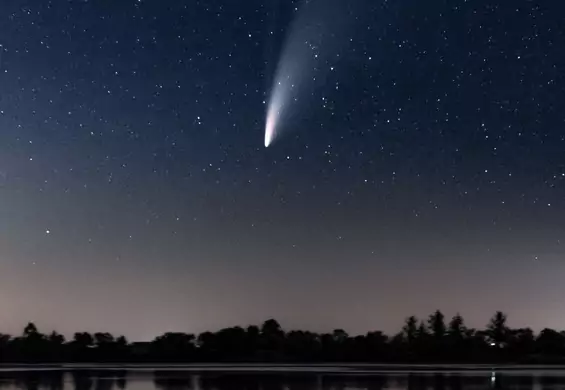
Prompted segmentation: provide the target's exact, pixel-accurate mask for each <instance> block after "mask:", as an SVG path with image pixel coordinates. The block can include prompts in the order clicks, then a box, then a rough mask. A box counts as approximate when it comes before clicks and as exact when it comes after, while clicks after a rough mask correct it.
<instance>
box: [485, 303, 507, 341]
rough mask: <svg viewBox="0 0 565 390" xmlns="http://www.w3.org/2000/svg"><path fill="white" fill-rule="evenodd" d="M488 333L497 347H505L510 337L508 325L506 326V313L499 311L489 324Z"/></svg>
mask: <svg viewBox="0 0 565 390" xmlns="http://www.w3.org/2000/svg"><path fill="white" fill-rule="evenodd" d="M487 335H488V336H489V337H490V340H491V342H492V343H494V344H495V345H496V346H497V347H504V346H505V344H506V342H507V338H508V327H507V326H506V314H504V313H503V312H501V311H497V312H496V313H495V314H494V316H493V317H492V318H491V320H490V322H489V324H488V326H487Z"/></svg>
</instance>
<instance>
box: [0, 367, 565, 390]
mask: <svg viewBox="0 0 565 390" xmlns="http://www.w3.org/2000/svg"><path fill="white" fill-rule="evenodd" d="M423 368H424V367H410V368H402V367H395V368H394V370H387V369H385V368H382V367H380V368H379V367H355V368H353V367H351V366H349V367H343V366H342V367H329V366H325V367H321V366H318V367H292V366H287V367H280V366H279V367H266V366H263V367H253V368H249V367H247V368H244V367H233V366H231V367H230V366H224V367H222V368H220V369H218V368H217V367H215V368H213V367H208V366H199V367H191V368H187V367H166V368H165V367H161V368H158V369H155V368H152V367H140V366H137V367H130V368H127V369H125V368H117V367H114V368H111V367H105V368H102V367H98V368H88V369H87V368H78V369H77V368H74V369H71V368H65V369H55V368H49V367H44V368H42V369H33V370H31V369H28V368H18V369H14V368H0V390H20V389H25V390H124V389H127V390H388V389H390V390H404V389H414V390H420V389H421V390H480V389H532V390H543V389H565V370H561V369H551V370H550V369H545V370H530V369H524V368H521V369H516V368H515V369H511V370H495V371H492V370H491V369H489V368H486V367H474V369H473V370H456V369H453V368H451V369H450V368H449V367H447V368H443V369H441V371H439V370H438V371H426V372H423V371H422V369H423Z"/></svg>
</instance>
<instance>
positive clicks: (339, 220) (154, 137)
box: [0, 0, 565, 340]
mask: <svg viewBox="0 0 565 390" xmlns="http://www.w3.org/2000/svg"><path fill="white" fill-rule="evenodd" d="M356 1H357V2H358V3H356V7H352V8H351V10H350V12H348V13H344V14H343V15H342V17H343V18H349V19H350V20H351V21H353V23H351V25H352V26H353V28H350V29H348V30H347V31H341V32H337V31H334V32H332V33H333V34H347V35H346V36H343V35H342V36H340V37H339V38H342V39H341V40H340V41H342V42H345V44H342V45H339V47H338V46H337V45H334V44H333V43H332V40H326V41H325V44H324V45H320V46H317V47H315V48H313V49H312V55H313V56H314V58H313V59H311V60H309V61H304V63H306V64H310V65H311V67H310V68H309V69H304V76H305V77H306V76H307V77H311V78H315V77H316V75H317V74H318V73H320V74H324V78H323V82H322V83H316V84H315V87H312V88H303V89H302V92H301V97H300V99H301V100H300V105H298V106H297V107H295V108H294V109H293V110H292V113H291V115H289V117H288V120H286V119H285V121H283V122H284V123H282V125H281V126H282V129H281V133H280V134H279V135H278V136H277V139H276V140H275V142H273V144H272V145H271V146H270V147H269V148H265V147H264V145H263V142H264V129H265V114H266V111H267V103H268V100H269V93H270V89H271V86H272V83H273V78H274V75H275V72H276V69H277V64H278V61H279V58H280V54H281V53H282V52H283V51H284V45H285V36H287V35H288V34H289V26H292V21H293V20H295V19H296V18H297V17H298V14H299V12H300V3H299V2H294V1H282V0H246V1H232V0H213V1H212V0H194V1H180V0H170V1H166V2H163V1H156V0H123V1H114V0H69V1H47V0H25V1H24V0H5V1H1V2H0V19H1V22H0V45H1V46H2V47H1V49H0V325H1V331H2V332H10V333H19V332H20V329H22V327H23V325H24V324H25V323H26V322H27V321H30V320H32V321H35V322H36V323H37V324H38V326H39V328H40V330H44V331H48V330H51V329H54V328H55V329H57V330H59V331H61V332H63V333H66V334H71V333H72V332H74V331H78V330H86V331H95V330H105V331H110V332H113V333H122V334H125V335H126V336H127V337H128V338H129V339H134V340H148V339H151V338H153V337H155V336H156V335H158V334H161V333H163V332H165V331H173V330H174V331H186V332H200V331H204V330H208V329H211V330H215V329H218V328H221V327H224V326H231V325H236V324H241V325H246V324H249V323H258V322H261V321H263V320H264V319H266V318H269V317H275V318H277V319H278V320H279V321H280V322H281V324H282V325H283V326H284V327H285V328H287V329H289V328H298V327H299V328H308V329H311V330H315V331H329V330H331V329H334V328H344V329H346V330H347V331H348V332H350V333H351V334H357V333H365V332H366V331H368V330H373V329H381V330H384V331H386V332H393V331H395V330H397V329H399V327H400V326H401V323H402V321H403V320H404V318H405V317H406V316H408V315H410V314H415V315H418V316H425V315H427V314H428V313H430V312H431V311H433V310H435V309H441V310H443V311H444V312H445V314H446V315H447V316H451V315H454V314H455V313H456V312H457V311H460V312H461V313H462V314H463V315H464V316H465V318H466V320H467V322H468V324H469V325H471V326H477V327H480V326H483V325H485V324H486V322H487V321H488V318H489V317H490V316H491V314H492V313H493V312H494V311H495V310H503V311H505V312H507V313H508V316H509V323H510V325H512V326H532V327H533V328H534V329H541V328H543V327H546V326H549V327H555V328H565V303H564V301H563V296H564V294H565V284H564V283H563V275H564V272H565V266H564V264H563V256H564V255H565V225H564V223H563V221H565V198H564V196H565V153H564V151H565V131H564V125H565V111H564V110H563V104H562V103H563V102H564V101H565V100H564V99H565V93H564V90H565V89H564V87H565V76H564V75H565V72H564V70H565V54H564V52H563V41H564V40H565V20H564V16H563V15H565V5H563V4H561V2H559V1H551V0H539V1H531V0H516V1H498V2H497V1H492V0H472V1H471V0H450V1H443V0H442V1H434V2H423V1H421V0H396V1H391V0H376V1H372V0H371V1H369V0H356ZM328 30H329V31H331V25H330V28H329V29H328ZM343 38H345V39H343ZM316 54H321V55H320V56H319V60H317V59H318V57H316V56H315V55H316ZM324 54H327V55H324Z"/></svg>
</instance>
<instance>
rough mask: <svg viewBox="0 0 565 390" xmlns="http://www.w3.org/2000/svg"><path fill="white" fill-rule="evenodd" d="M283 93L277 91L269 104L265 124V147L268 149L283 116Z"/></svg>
mask: <svg viewBox="0 0 565 390" xmlns="http://www.w3.org/2000/svg"><path fill="white" fill-rule="evenodd" d="M280 92H281V91H280V90H275V92H274V93H273V96H272V99H271V101H270V102H269V109H268V111H267V120H266V124H265V147H266V148H268V147H269V145H271V143H272V142H273V140H274V139H275V136H276V131H277V125H278V121H279V117H280V114H281V109H282V104H281V93H280Z"/></svg>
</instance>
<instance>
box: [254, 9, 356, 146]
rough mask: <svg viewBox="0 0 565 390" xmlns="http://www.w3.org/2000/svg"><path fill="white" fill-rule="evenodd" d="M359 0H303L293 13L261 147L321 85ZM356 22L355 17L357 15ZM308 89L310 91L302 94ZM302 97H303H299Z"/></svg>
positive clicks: (343, 40)
mask: <svg viewBox="0 0 565 390" xmlns="http://www.w3.org/2000/svg"><path fill="white" fill-rule="evenodd" d="M359 2H360V0H348V1H342V0H304V1H303V3H302V6H301V7H300V8H298V9H297V11H295V13H296V15H295V17H294V19H293V22H292V24H291V25H290V28H289V30H288V34H287V37H286V40H285V43H284V46H283V51H282V54H281V56H280V59H279V62H278V65H277V68H276V72H275V77H274V81H273V86H272V88H271V91H270V96H269V100H268V105H267V113H266V119H265V147H266V148H268V147H269V146H271V145H272V143H273V142H274V141H275V140H276V139H277V138H278V137H279V136H280V135H281V134H282V132H283V129H285V128H287V127H288V126H283V122H286V121H287V120H288V119H290V118H292V117H294V116H295V114H297V113H300V111H301V108H303V107H304V105H303V104H300V105H299V104H298V103H302V102H303V101H307V98H308V97H311V96H312V95H313V93H312V91H313V90H314V89H315V88H316V87H317V86H318V85H320V84H321V85H323V83H324V81H325V76H326V75H327V74H328V73H329V72H330V71H333V70H334V66H333V64H334V63H335V62H337V59H339V58H340V53H339V51H340V49H341V48H342V47H343V43H344V42H349V40H348V39H345V38H346V37H347V35H346V32H347V29H348V27H350V26H352V25H353V23H352V22H353V21H354V20H355V18H354V17H353V15H352V14H353V13H354V12H353V11H352V10H353V6H355V5H357V4H358V3H359ZM357 21H358V18H357ZM306 92H310V93H306ZM300 96H305V97H306V99H300Z"/></svg>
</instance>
